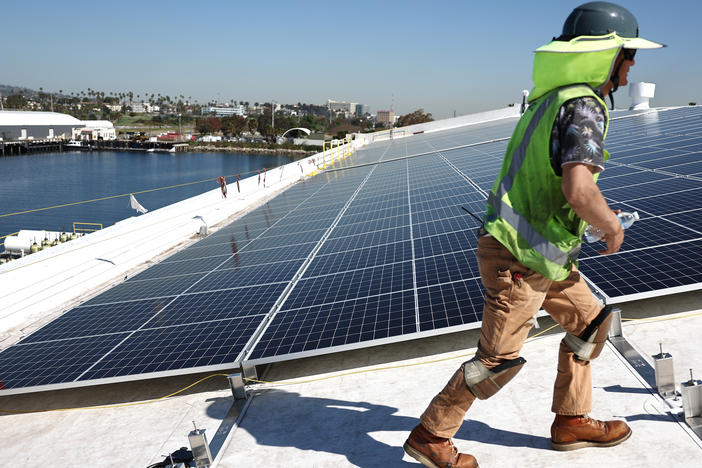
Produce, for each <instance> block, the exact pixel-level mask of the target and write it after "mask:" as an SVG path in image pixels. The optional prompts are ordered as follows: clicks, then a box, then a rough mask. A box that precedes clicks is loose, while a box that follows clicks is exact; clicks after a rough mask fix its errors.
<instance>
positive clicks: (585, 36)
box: [404, 2, 662, 468]
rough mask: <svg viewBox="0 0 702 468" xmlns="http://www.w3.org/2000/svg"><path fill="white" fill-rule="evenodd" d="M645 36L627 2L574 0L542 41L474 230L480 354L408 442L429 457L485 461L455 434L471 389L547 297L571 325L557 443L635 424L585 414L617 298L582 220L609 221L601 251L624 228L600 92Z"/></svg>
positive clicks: (615, 82) (609, 434) (606, 439)
mask: <svg viewBox="0 0 702 468" xmlns="http://www.w3.org/2000/svg"><path fill="white" fill-rule="evenodd" d="M638 36H639V30H638V24H637V21H636V18H634V16H633V15H632V14H631V13H630V12H629V11H628V10H626V9H625V8H622V7H621V6H619V5H615V4H612V3H608V2H590V3H586V4H584V5H581V6H579V7H577V8H575V9H574V10H573V12H572V13H571V14H570V15H569V16H568V18H567V19H566V21H565V23H564V26H563V33H562V35H561V36H560V37H558V38H554V40H553V41H552V42H550V43H549V44H547V45H545V46H543V47H540V48H539V49H537V50H536V54H535V58H534V69H533V80H534V89H533V90H532V91H531V93H530V94H529V101H528V104H529V105H528V108H527V109H526V111H525V113H524V114H523V115H522V117H521V119H520V120H519V122H518V124H517V126H516V129H515V130H514V133H513V135H512V138H511V140H510V143H509V145H508V147H507V151H506V154H505V157H504V161H503V165H502V169H501V171H500V173H499V175H498V177H497V180H496V181H495V183H494V185H493V187H492V190H491V192H490V194H489V197H488V200H487V212H486V214H485V217H484V219H483V222H484V225H483V226H482V227H481V229H480V230H479V232H478V235H479V237H478V249H477V258H478V265H479V269H480V276H481V280H482V283H483V285H484V286H485V304H484V308H483V317H482V328H481V331H480V338H479V341H478V347H477V351H476V354H475V357H474V358H473V359H471V360H469V361H467V362H465V363H464V364H463V365H461V366H460V368H459V369H458V370H457V371H456V373H455V374H454V375H453V376H452V377H451V379H450V380H449V381H448V383H447V384H446V386H445V387H444V389H443V390H441V392H440V393H439V394H438V395H436V397H434V399H433V400H432V401H431V403H430V404H429V406H428V408H427V409H426V410H425V411H424V413H423V414H422V415H421V418H420V424H419V425H418V426H417V427H415V428H414V429H413V430H412V432H411V433H410V435H409V438H408V439H407V441H406V442H405V444H404V449H405V451H406V452H407V453H408V454H409V455H410V456H412V457H414V458H415V459H417V460H419V461H420V462H421V463H423V464H424V465H426V466H429V467H441V468H444V467H452V468H458V467H475V466H478V463H477V461H476V459H475V457H473V456H472V455H469V454H464V453H459V452H458V451H457V449H456V448H455V446H454V445H453V443H452V441H451V438H452V437H453V436H454V435H455V434H456V432H457V431H458V429H459V428H460V426H461V424H462V422H463V418H464V416H465V413H466V411H467V410H468V408H470V406H471V404H472V403H473V402H474V400H475V399H476V398H478V399H487V398H490V397H491V396H493V395H494V394H495V393H496V392H497V391H499V390H500V389H501V388H502V387H503V386H504V385H505V384H507V382H509V381H510V380H511V379H512V378H513V377H514V376H515V375H516V374H517V373H518V372H519V371H520V370H521V368H522V366H523V365H524V364H525V362H526V361H525V360H524V359H523V358H521V357H519V352H520V349H521V347H522V345H523V344H524V341H525V339H526V338H527V334H528V332H529V330H530V328H531V326H532V318H533V317H534V316H535V315H536V313H537V312H538V311H539V309H540V308H543V309H544V310H546V312H548V313H549V314H550V315H551V317H553V319H554V320H555V321H556V322H558V323H559V324H560V325H561V327H563V329H564V330H565V331H566V334H565V337H564V338H563V340H562V341H561V343H560V348H559V354H558V367H557V373H556V381H555V385H554V389H553V404H552V407H551V410H552V411H553V412H554V413H555V419H554V421H553V424H552V426H551V446H552V448H554V449H555V450H575V449H579V448H582V447H610V446H614V445H617V444H619V443H621V442H623V441H624V440H626V439H628V438H629V437H630V436H631V428H629V426H628V425H627V424H626V423H625V422H624V421H619V420H612V421H598V420H596V419H592V418H590V417H589V416H588V413H589V412H590V411H591V410H592V382H591V376H590V361H591V360H592V359H595V358H596V357H597V356H598V355H599V354H600V352H601V350H602V348H603V347H604V344H605V340H606V339H607V335H608V330H609V325H610V321H611V309H610V307H609V306H605V307H602V304H600V303H599V302H598V301H597V300H596V299H595V298H594V296H593V295H592V293H591V292H590V290H589V289H588V287H587V285H586V283H585V281H584V280H583V278H582V277H581V276H580V273H579V272H578V269H577V255H578V251H579V249H580V245H581V243H582V240H581V236H582V234H583V231H584V230H585V227H586V226H587V224H591V225H593V226H595V227H597V228H599V229H601V230H602V231H603V232H604V233H605V236H604V238H603V240H604V242H605V243H606V248H604V249H603V250H600V251H599V253H600V254H613V253H615V252H617V251H618V250H619V248H620V246H621V245H622V242H623V240H624V231H623V229H622V226H621V224H620V223H619V220H618V218H617V216H616V213H617V212H618V210H617V211H613V210H612V209H610V208H609V206H608V205H607V202H606V201H605V199H604V197H603V196H602V193H601V192H600V190H599V189H598V187H597V185H596V182H597V177H598V175H599V172H600V171H602V170H603V169H604V163H605V161H606V160H607V158H608V157H609V154H608V153H607V151H605V150H604V145H603V143H604V139H605V136H606V134H607V128H608V124H609V115H608V111H607V106H606V104H605V103H604V101H603V99H604V97H605V96H608V95H609V96H610V97H611V95H612V93H613V92H614V91H616V90H617V88H618V87H619V86H624V85H626V84H627V74H628V72H629V68H630V67H632V66H634V63H635V61H634V54H635V52H636V50H637V49H654V48H659V47H662V45H661V44H658V43H655V42H652V41H648V40H646V39H643V38H640V37H638ZM613 102H614V101H613V100H612V104H613ZM524 397H525V401H526V400H527V399H528V396H527V395H524Z"/></svg>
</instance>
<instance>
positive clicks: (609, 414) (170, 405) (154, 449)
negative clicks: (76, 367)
mask: <svg viewBox="0 0 702 468" xmlns="http://www.w3.org/2000/svg"><path fill="white" fill-rule="evenodd" d="M512 122H513V121H512ZM454 123H455V122H454ZM471 123H473V122H471ZM437 125H439V124H438V123H432V129H436V126H437ZM512 125H513V123H512ZM451 126H452V125H451V124H450V123H448V122H447V125H446V127H447V128H449V127H451ZM454 126H455V125H454ZM503 126H504V125H498V126H497V127H499V128H497V130H496V127H494V126H492V125H487V124H485V125H484V126H483V129H482V133H481V136H482V137H483V140H485V141H486V139H490V138H494V139H495V141H497V142H498V143H499V144H498V145H497V147H491V148H492V149H491V151H490V152H481V151H480V150H476V151H475V153H476V154H478V155H481V154H482V155H483V156H486V157H488V158H492V159H494V158H499V154H498V153H501V152H503V150H504V145H503V143H504V128H502V127H503ZM417 131H420V130H419V129H411V130H404V131H403V132H402V133H400V132H398V134H396V135H395V136H396V137H397V138H398V140H397V141H395V142H391V143H387V142H378V143H376V144H375V145H373V146H372V150H373V151H378V150H379V149H381V150H382V148H383V146H384V145H385V146H386V147H387V146H390V145H394V146H393V150H394V153H393V154H394V155H395V156H400V157H402V156H408V155H412V154H414V153H416V152H417V151H418V149H419V148H424V150H425V151H429V152H439V153H440V154H442V153H441V150H446V149H447V148H449V147H450V146H451V143H452V142H455V144H456V145H459V146H460V145H465V144H466V139H465V137H464V136H463V135H462V129H460V128H456V129H453V130H448V131H444V132H441V133H440V134H439V133H437V134H430V135H432V136H426V135H425V136H422V137H419V138H416V139H415V138H412V137H409V135H411V134H412V133H416V132H417ZM386 136H387V135H386ZM434 136H437V137H439V138H440V139H441V141H442V143H443V145H442V146H440V147H438V148H437V147H436V146H432V142H435V141H436V140H434V139H433V137H434ZM399 138H401V139H399ZM415 140H416V141H415ZM413 143H414V145H413ZM614 143H615V144H616V143H617V142H616V140H615V142H614ZM620 144H621V140H620ZM443 154H445V153H443ZM391 164H393V163H390V165H391ZM390 165H386V166H387V167H391V166H390ZM402 167H409V165H408V166H404V163H403V166H402ZM470 169H471V168H470V166H465V170H470ZM305 170H306V171H307V172H309V170H307V169H305ZM615 174H616V172H615ZM471 175H475V171H474V172H472V173H471ZM281 176H282V174H281ZM436 176H437V173H436V172H429V173H428V174H427V180H432V177H436ZM296 177H297V176H296ZM327 177H330V176H329V175H328V176H327ZM331 177H335V176H334V175H333V173H332V174H331ZM342 178H343V176H342ZM484 178H485V180H482V179H480V180H479V183H480V184H489V183H490V181H488V180H487V179H488V178H490V179H491V178H494V175H492V176H490V177H487V176H486V177H484ZM281 180H282V177H281ZM437 180H441V179H437ZM381 183H382V181H381ZM276 190H278V191H279V190H282V188H278V189H275V188H274V187H271V188H270V191H269V192H268V193H265V194H264V193H258V192H257V196H256V197H252V198H251V200H248V201H246V200H241V199H239V200H238V201H237V202H234V201H229V202H222V201H218V202H215V200H219V198H217V196H216V195H217V192H216V191H213V192H210V193H208V194H205V195H203V196H201V198H202V203H203V204H202V206H208V207H209V210H210V212H208V213H207V214H206V215H205V218H206V219H212V224H215V223H216V222H215V220H217V222H222V220H224V219H226V218H227V217H228V216H232V215H233V216H237V213H239V215H240V213H241V212H242V211H241V210H242V209H243V211H244V212H245V211H246V208H243V207H242V203H243V205H245V204H246V203H251V205H250V206H253V205H255V204H260V203H262V202H263V201H265V200H266V199H269V198H270V197H271V196H274V195H275V194H276V193H277V192H276ZM196 198H197V197H196ZM198 203H200V202H199V201H198V200H190V201H188V202H187V203H185V204H184V205H182V206H181V207H177V208H173V209H171V210H170V211H168V210H166V209H164V210H165V211H164V212H162V213H156V212H154V213H156V214H152V213H150V215H151V216H152V217H150V218H147V216H148V215H145V216H144V217H143V218H142V222H148V226H149V228H150V229H152V231H150V232H156V231H158V230H159V229H160V230H162V231H164V230H165V231H167V232H169V233H170V232H171V231H173V229H174V226H177V227H178V229H180V231H179V232H177V233H176V232H173V234H172V237H173V239H171V240H169V242H170V244H169V245H170V246H171V248H176V249H177V248H179V247H182V246H183V245H186V244H187V243H188V242H191V240H188V239H190V238H191V236H192V232H193V231H195V230H196V229H197V227H198V226H199V224H200V223H199V222H197V220H196V221H193V220H194V219H195V218H196V217H197V216H194V215H196V214H197V213H200V212H201V211H200V210H201V209H202V208H201V205H198ZM227 203H237V204H238V205H237V207H234V206H233V205H227ZM478 204H481V205H483V206H484V202H480V201H476V205H478ZM693 204H694V203H693ZM469 206H472V205H469ZM183 208H187V209H183ZM695 209H699V200H698V201H697V202H696V207H695ZM158 211H160V210H158ZM179 211H184V212H185V213H184V214H183V217H182V219H178V215H177V214H174V212H176V213H178V212H179ZM692 212H693V213H694V212H695V210H694V209H693V211H692ZM208 216H209V217H210V218H208ZM138 219H139V218H137V219H136V220H133V221H130V222H129V223H126V224H123V225H122V226H119V223H118V225H117V227H116V230H117V231H120V232H116V233H115V230H113V231H109V232H106V233H105V234H102V235H103V236H107V238H106V239H103V241H101V242H94V243H93V242H91V243H90V245H87V246H84V247H85V249H88V248H90V249H93V250H85V249H84V250H83V256H82V257H79V258H77V259H75V261H72V262H71V265H70V267H71V268H76V267H77V265H78V264H82V263H85V264H86V265H88V266H86V267H85V270H83V271H79V274H76V275H74V277H73V280H72V281H73V283H74V284H72V285H71V288H70V289H69V288H64V289H67V290H69V291H70V294H69V293H67V292H63V293H62V294H58V293H55V292H54V293H52V291H57V290H58V289H61V282H59V283H58V284H56V283H55V282H51V283H50V287H49V288H45V289H46V290H47V291H48V293H47V294H44V295H43V296H42V295H41V294H29V293H28V292H25V293H24V294H23V295H20V296H19V299H18V300H17V301H16V302H14V301H11V302H13V304H14V305H13V307H14V308H13V309H12V311H13V312H12V313H11V314H9V315H8V317H10V318H11V320H10V323H11V329H10V330H9V331H8V330H7V329H3V330H2V332H3V333H4V335H0V338H4V341H3V342H0V347H6V346H10V345H12V344H13V343H15V342H16V341H17V339H18V338H21V337H24V336H26V335H27V333H30V332H32V331H34V330H35V329H36V328H37V327H38V326H39V325H40V324H41V323H43V322H45V321H46V319H44V320H42V318H41V316H40V315H41V310H49V311H50V312H51V315H59V314H60V313H62V312H63V311H64V310H66V307H71V306H72V305H74V304H75V303H77V302H79V301H82V300H85V299H86V298H88V299H89V298H90V297H91V295H94V294H95V293H97V292H98V291H102V290H104V289H105V288H106V287H107V286H109V285H113V284H117V283H119V282H120V279H121V277H122V275H123V274H124V273H125V272H128V275H130V276H131V275H132V274H133V273H135V272H138V271H141V270H142V269H143V268H144V262H145V261H147V260H149V259H151V257H152V256H153V255H154V253H155V252H154V251H153V248H152V247H151V246H150V245H148V244H146V245H141V246H140V248H141V249H142V250H141V251H139V252H137V253H134V252H131V253H130V252H127V251H123V250H121V249H120V248H119V244H120V236H130V235H134V233H135V232H138V231H139V226H138V223H139V221H138ZM143 220H147V221H143ZM106 231H107V230H106ZM698 235H699V233H698ZM98 237H99V236H98ZM692 237H693V241H694V240H695V239H696V238H694V236H692ZM96 239H97V238H96ZM179 239H180V240H179ZM634 241H635V242H636V238H634ZM83 242H87V241H83ZM685 242H687V241H685ZM101 245H102V246H103V247H101ZM104 246H107V250H108V251H109V252H111V255H110V256H104V255H101V254H100V249H101V248H105V247H104ZM227 248H228V247H227ZM45 252H47V253H45ZM50 252H51V250H48V251H44V252H42V253H40V254H36V255H37V256H38V257H36V258H38V259H40V260H42V263H41V265H42V268H40V269H39V270H36V271H41V272H43V274H44V275H45V276H46V278H54V277H55V276H56V274H55V272H54V271H45V270H47V268H46V265H47V264H53V265H54V267H55V268H60V264H58V265H57V264H55V263H51V259H50V258H49V257H50V256H51V255H52V254H50ZM86 252H87V253H86ZM169 252H170V251H169V250H168V249H167V248H166V247H164V246H161V250H159V251H158V252H157V253H158V254H159V255H160V256H164V255H168V253H169ZM636 255H637V254H636V253H632V254H631V255H630V257H631V258H633V260H630V261H636ZM61 256H63V257H65V258H69V257H70V258H73V257H75V255H74V254H71V253H70V252H68V251H67V252H63V251H62V252H61ZM31 258H32V256H30V257H28V258H27V259H25V260H24V261H25V262H28V261H30V260H31ZM101 258H109V259H111V260H115V261H114V262H113V263H114V266H119V268H120V269H119V270H118V272H119V274H118V275H116V276H115V272H114V271H111V268H112V267H106V266H105V265H104V262H102V261H100V260H101ZM20 266H21V264H20ZM15 268H16V267H15ZM691 268H692V269H694V265H693V266H692V267H691ZM108 270H110V271H108ZM30 271H32V268H30V267H27V268H26V269H24V271H23V272H22V275H23V276H17V278H16V280H17V281H19V280H20V279H21V278H22V277H24V278H27V277H31V274H30V273H28V272H30ZM147 271H148V270H147ZM593 271H597V269H593ZM95 272H98V273H99V275H100V276H99V277H98V278H96V279H93V280H92V282H90V283H87V284H84V285H83V289H82V290H80V291H79V286H80V284H75V283H80V282H81V281H83V282H85V281H86V278H92V277H94V276H95ZM645 273H646V272H645V271H644V269H642V272H641V275H642V277H643V275H644V274H645ZM27 275H29V276H27ZM110 275H112V276H110ZM690 278H692V279H694V277H690ZM0 279H2V278H0ZM42 281H48V279H46V280H42ZM66 281H69V279H67V280H66ZM602 281H603V280H601V279H600V283H598V285H599V284H602ZM689 281H690V279H689V278H688V283H689ZM63 284H64V286H65V283H63ZM125 284H126V283H125ZM644 286H645V283H644ZM694 287H696V286H691V287H689V288H686V287H685V286H677V287H675V289H674V290H675V291H676V292H678V294H675V295H669V296H665V297H650V296H652V295H651V294H649V293H644V294H643V295H644V296H646V297H647V298H646V299H641V300H638V301H633V300H632V299H634V298H636V297H639V296H641V295H642V294H640V293H639V296H636V295H631V294H629V296H628V298H625V300H623V301H621V302H622V303H621V304H619V305H620V307H621V308H622V316H623V317H624V318H625V319H632V320H628V321H625V322H624V327H623V329H624V333H623V334H624V336H625V337H626V338H627V340H629V342H630V343H631V344H632V346H633V347H634V349H635V350H636V351H637V352H638V354H640V356H641V357H642V360H641V361H640V362H639V363H638V364H636V366H637V368H634V367H632V366H631V364H630V363H629V361H627V360H626V359H625V358H624V357H622V355H621V354H620V353H619V352H618V351H617V349H616V348H615V346H613V345H611V344H609V345H608V346H607V348H606V349H605V351H604V352H603V354H602V355H601V356H600V358H598V359H597V361H595V362H594V363H593V384H594V387H595V392H594V395H593V396H594V405H595V406H594V410H593V413H592V416H594V417H597V418H600V419H604V418H622V419H626V420H627V421H628V422H629V424H630V425H631V426H632V428H633V430H634V435H633V436H632V438H631V439H630V440H628V441H626V442H625V443H624V444H622V445H621V446H618V447H614V448H611V449H583V450H578V451H574V452H566V453H562V452H555V451H552V450H551V449H550V440H549V427H550V423H551V421H552V417H553V415H552V414H551V413H550V400H551V388H552V385H553V379H554V375H555V365H556V356H557V348H558V341H559V340H560V338H561V336H562V331H560V330H559V328H558V327H555V328H551V327H552V326H553V324H552V322H550V319H549V318H548V317H542V318H540V319H539V323H540V327H539V328H535V329H532V332H531V335H532V336H533V339H530V340H529V341H528V342H527V344H526V345H525V347H524V350H523V356H524V357H525V358H526V359H527V361H528V364H527V366H526V367H525V368H524V370H523V371H522V372H521V373H520V374H519V375H518V376H517V377H516V378H515V379H514V380H513V381H512V382H511V383H510V385H509V386H507V387H506V388H505V389H504V390H503V391H502V392H500V393H499V394H497V395H496V396H495V397H493V398H492V399H490V400H489V401H487V402H477V403H476V404H475V405H474V406H473V408H472V409H471V411H470V412H469V414H468V420H467V421H466V423H465V424H464V426H463V428H462V429H461V431H459V433H458V434H457V436H456V444H457V446H458V448H459V449H460V450H462V451H467V452H470V453H473V454H474V455H476V457H477V458H478V460H479V462H480V463H481V465H482V466H566V465H567V464H572V463H583V462H585V463H588V464H589V463H593V462H594V463H596V464H605V463H612V464H620V465H626V466H659V465H666V466H698V464H699V460H700V459H702V452H701V450H702V442H701V441H700V439H699V438H698V437H697V435H695V434H694V432H693V431H691V430H690V428H689V427H688V426H687V425H686V424H685V423H684V422H683V420H682V418H681V416H680V408H679V406H680V399H679V398H678V400H677V401H676V400H670V401H664V400H663V399H662V398H660V397H659V396H657V395H656V393H655V391H654V390H652V389H651V382H650V379H649V381H647V380H646V378H644V377H642V369H641V368H642V367H646V366H647V365H650V364H651V362H652V358H651V356H652V355H653V354H656V353H658V351H659V342H660V341H662V342H663V346H664V351H666V352H669V353H671V354H672V355H673V356H674V358H675V363H676V379H677V380H676V381H677V382H682V381H683V380H687V379H688V378H689V369H690V368H692V369H693V373H694V369H700V372H699V374H700V375H702V360H701V359H700V356H699V353H698V352H697V349H696V346H695V343H697V337H698V335H699V331H700V326H701V324H702V322H700V320H702V291H689V292H681V291H685V290H686V289H694ZM23 288H24V289H27V288H26V285H23ZM13 290H14V289H13ZM52 294H53V295H55V297H53V298H52V297H51V296H52ZM68 296H71V297H72V298H73V299H71V298H69V297H68ZM52 300H53V309H52V308H51V307H49V305H50V304H51V303H52ZM71 301H73V302H71ZM23 303H26V304H27V306H28V308H29V310H30V312H31V313H25V307H22V306H21V305H22V304H23ZM475 326H476V324H466V325H465V326H463V327H457V328H454V329H450V328H449V329H445V330H443V331H444V332H445V334H443V335H440V336H431V333H426V334H424V335H421V336H420V335H411V336H408V337H405V338H403V339H402V340H399V341H398V342H393V343H383V342H382V341H378V340H376V341H374V342H373V343H372V344H373V345H375V346H370V347H365V348H361V349H352V348H354V347H355V346H349V347H337V348H336V349H334V351H337V352H334V353H331V354H324V353H322V354H321V355H313V353H310V354H298V355H295V354H291V355H288V356H287V357H286V359H285V360H283V361H281V362H267V361H265V360H261V361H260V362H258V364H259V365H258V368H257V371H258V376H259V380H261V381H262V382H261V383H256V384H252V385H249V387H248V388H249V399H248V400H247V401H246V402H241V401H239V402H234V399H233V397H232V394H231V391H230V390H229V387H228V383H227V380H226V378H225V376H226V375H227V374H228V373H229V372H231V371H235V370H236V369H233V368H232V369H227V368H224V367H222V368H220V369H217V370H214V369H212V370H210V371H208V372H203V373H200V374H190V375H176V374H174V375H170V376H168V377H167V378H160V379H149V380H139V381H125V382H119V383H109V384H104V385H98V386H88V387H81V388H65V389H60V390H49V391H42V392H38V393H28V394H19V395H3V396H0V415H1V417H2V418H3V421H4V422H6V423H9V424H7V425H6V426H5V427H7V428H10V430H7V431H3V432H2V435H0V455H5V457H6V459H12V460H13V461H14V462H15V463H16V465H17V466H41V465H45V464H46V465H50V464H52V463H56V462H57V461H58V462H59V463H61V464H72V465H75V466H99V465H109V464H112V463H122V464H125V465H127V466H147V465H149V464H151V463H154V462H157V461H160V460H162V459H163V456H164V455H165V454H167V453H170V452H173V451H174V450H176V449H178V448H179V447H182V446H187V445H188V439H187V435H188V432H189V431H190V430H191V429H192V427H193V422H192V421H194V423H195V425H196V426H197V427H198V428H200V429H204V430H205V433H206V435H207V437H208V439H209V441H210V447H211V450H212V453H213V455H214V456H215V457H216V458H215V463H214V466H227V467H234V466H249V465H260V464H265V465H266V466H281V467H282V466H361V467H365V466H406V465H409V464H413V465H415V466H417V465H416V464H415V463H414V460H412V459H410V458H408V457H406V456H404V454H403V451H402V443H403V442H404V440H405V438H406V437H407V434H408V433H409V431H410V430H411V429H412V427H414V426H415V425H416V424H417V423H418V417H419V415H420V414H421V412H422V411H423V409H424V408H425V406H426V405H427V404H428V402H429V401H430V399H431V398H432V397H433V395H434V394H435V393H436V392H438V391H439V390H440V388H441V387H442V386H443V385H444V384H445V382H446V380H447V379H448V377H449V376H450V375H451V374H452V373H453V372H454V371H455V369H456V368H457V367H458V366H459V365H460V364H461V363H462V362H464V361H465V360H467V359H470V356H471V355H472V353H473V352H474V351H475V345H476V343H477V338H478V330H476V329H475ZM460 328H463V329H460ZM420 338H421V339H420ZM380 343H382V344H381V345H378V344H380ZM176 345H177V343H176V342H173V346H176ZM164 346H166V347H168V346H170V344H169V343H166V344H165V345H164ZM645 362H648V364H645ZM696 377H697V378H699V375H697V374H696ZM237 421H238V423H237ZM661 447H664V448H665V450H661ZM671 460H672V461H671Z"/></svg>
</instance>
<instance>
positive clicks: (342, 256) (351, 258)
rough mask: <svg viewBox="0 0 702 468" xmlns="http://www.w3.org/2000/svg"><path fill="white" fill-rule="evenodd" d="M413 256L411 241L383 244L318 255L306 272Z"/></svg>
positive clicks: (339, 269) (337, 270) (345, 268)
mask: <svg viewBox="0 0 702 468" xmlns="http://www.w3.org/2000/svg"><path fill="white" fill-rule="evenodd" d="M411 257H412V245H411V243H410V242H409V241H405V242H396V243H392V244H382V245H376V246H372V247H367V248H362V249H358V250H347V251H345V252H341V253H335V254H329V255H318V256H317V257H316V258H315V259H314V261H313V262H312V263H311V264H310V266H309V268H308V269H307V271H306V272H305V276H306V277H308V278H309V277H312V276H320V275H329V274H334V273H340V272H343V271H350V270H358V269H361V268H370V267H374V266H377V265H385V264H389V263H398V262H402V261H404V260H406V259H407V258H411Z"/></svg>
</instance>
